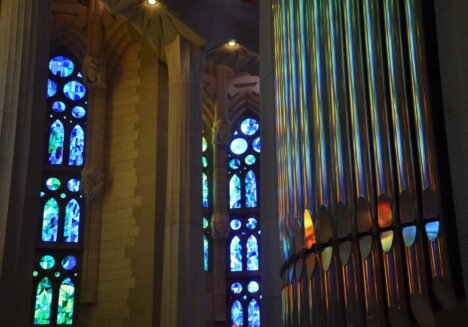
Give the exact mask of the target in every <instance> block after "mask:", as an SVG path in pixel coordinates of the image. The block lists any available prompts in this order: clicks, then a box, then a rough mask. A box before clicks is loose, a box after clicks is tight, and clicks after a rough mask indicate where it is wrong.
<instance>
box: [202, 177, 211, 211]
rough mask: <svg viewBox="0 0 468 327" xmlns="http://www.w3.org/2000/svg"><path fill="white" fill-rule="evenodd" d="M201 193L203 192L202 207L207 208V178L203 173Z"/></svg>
mask: <svg viewBox="0 0 468 327" xmlns="http://www.w3.org/2000/svg"><path fill="white" fill-rule="evenodd" d="M202 183H203V186H202V191H203V207H205V208H208V194H209V186H208V176H206V174H205V173H203V174H202Z"/></svg>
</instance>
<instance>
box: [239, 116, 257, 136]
mask: <svg viewBox="0 0 468 327" xmlns="http://www.w3.org/2000/svg"><path fill="white" fill-rule="evenodd" d="M240 128H241V131H242V133H244V134H245V135H254V134H255V133H256V132H257V131H258V121H256V120H255V119H253V118H247V119H246V120H244V121H243V122H242V123H241V127H240Z"/></svg>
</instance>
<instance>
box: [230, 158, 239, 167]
mask: <svg viewBox="0 0 468 327" xmlns="http://www.w3.org/2000/svg"><path fill="white" fill-rule="evenodd" d="M240 164H241V163H240V160H239V159H231V161H229V167H231V169H237V168H239V167H240Z"/></svg>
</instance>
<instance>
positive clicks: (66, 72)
mask: <svg viewBox="0 0 468 327" xmlns="http://www.w3.org/2000/svg"><path fill="white" fill-rule="evenodd" d="M49 69H50V71H51V72H52V74H54V75H55V76H59V77H67V76H70V75H71V74H72V73H73V70H74V69H75V65H74V64H73V61H71V60H70V59H68V58H67V57H63V56H57V57H54V58H52V59H51V60H50V62H49Z"/></svg>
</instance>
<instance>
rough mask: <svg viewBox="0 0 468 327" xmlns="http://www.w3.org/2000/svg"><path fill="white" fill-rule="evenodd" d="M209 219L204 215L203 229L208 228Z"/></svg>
mask: <svg viewBox="0 0 468 327" xmlns="http://www.w3.org/2000/svg"><path fill="white" fill-rule="evenodd" d="M208 224H209V223H208V219H206V218H205V217H203V229H207V228H208Z"/></svg>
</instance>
